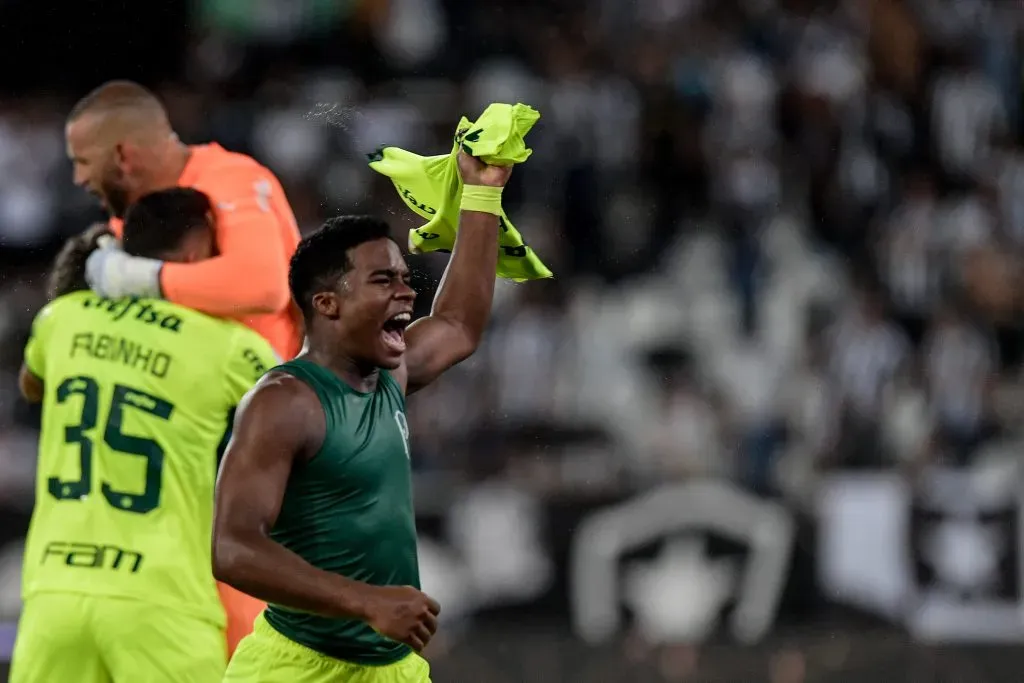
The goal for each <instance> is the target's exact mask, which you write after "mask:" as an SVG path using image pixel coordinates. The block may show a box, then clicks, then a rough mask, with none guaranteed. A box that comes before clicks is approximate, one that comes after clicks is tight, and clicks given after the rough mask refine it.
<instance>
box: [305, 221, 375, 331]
mask: <svg viewBox="0 0 1024 683" xmlns="http://www.w3.org/2000/svg"><path fill="white" fill-rule="evenodd" d="M383 238H388V239H390V238H391V228H390V226H389V225H388V224H387V222H385V221H382V220H381V219H379V218H374V217H373V216H337V217H336V218H331V219H328V220H327V222H326V223H324V224H323V225H322V226H320V228H318V229H317V230H316V232H313V233H312V234H310V235H308V236H307V237H305V238H304V239H303V240H302V241H301V242H299V246H298V248H297V249H296V250H295V254H294V255H293V256H292V260H291V265H290V267H289V269H288V286H289V288H290V289H291V292H292V298H293V299H294V300H295V303H296V304H297V305H298V307H299V310H301V311H302V314H303V316H305V317H306V320H307V321H308V320H310V319H311V318H312V317H313V295H314V294H317V293H319V292H323V291H326V290H329V289H333V288H334V286H335V285H336V284H337V282H338V280H339V279H340V278H342V277H343V276H344V275H345V273H347V272H349V271H350V270H352V260H351V258H349V250H351V249H353V248H355V247H358V246H359V245H360V244H363V243H364V242H372V241H374V240H379V239H383Z"/></svg>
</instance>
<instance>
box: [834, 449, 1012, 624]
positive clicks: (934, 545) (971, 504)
mask: <svg viewBox="0 0 1024 683" xmlns="http://www.w3.org/2000/svg"><path fill="white" fill-rule="evenodd" d="M1019 489H1020V487H1019V485H1018V477H1017V476H1016V474H1015V473H1008V472H1006V471H1005V470H1003V471H1002V472H993V471H992V470H990V469H987V468H986V469H976V470H970V471H968V470H951V469H939V468H936V469H934V470H932V471H929V472H927V473H926V474H925V475H924V476H922V477H920V478H919V479H918V480H916V483H914V484H913V485H912V484H911V483H910V482H908V481H907V480H906V479H904V478H903V477H901V476H900V475H899V474H896V473H893V474H888V473H879V474H874V473H872V474H860V473H857V474H836V475H831V476H829V477H828V478H826V480H825V482H824V484H823V486H822V487H821V490H820V496H819V501H818V512H819V519H820V526H819V563H818V571H819V580H820V583H821V588H822V590H823V592H824V593H825V595H826V597H827V598H829V599H830V600H834V601H836V602H841V603H845V604H847V605H850V606H853V607H857V608H860V609H863V610H866V611H870V612H873V613H875V614H878V615H879V616H883V617H886V618H889V619H891V620H892V621H894V622H896V623H903V624H905V625H906V627H907V628H908V630H909V631H910V632H911V634H912V635H914V637H915V638H917V639H919V640H922V641H932V642H956V641H960V642H964V641H974V642H1018V641H1024V604H1022V597H1021V588H1022V585H1024V580H1022V577H1021V563H1020V558H1021V546H1022V538H1021V528H1022V526H1024V525H1022V523H1021V508H1022V506H1021V494H1020V490H1019Z"/></svg>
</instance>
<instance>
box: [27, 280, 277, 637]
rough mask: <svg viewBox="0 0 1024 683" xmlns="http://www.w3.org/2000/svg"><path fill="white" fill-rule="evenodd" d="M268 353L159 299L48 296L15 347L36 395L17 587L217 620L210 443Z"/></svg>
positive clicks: (227, 326)
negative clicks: (31, 483) (38, 410)
mask: <svg viewBox="0 0 1024 683" xmlns="http://www.w3.org/2000/svg"><path fill="white" fill-rule="evenodd" d="M278 362H280V361H279V360H278V359H277V357H276V356H275V355H274V352H273V350H272V349H271V347H270V345H269V344H268V343H267V342H266V341H264V339H263V338H262V337H260V336H259V335H258V334H256V333H255V332H253V331H251V330H249V329H248V328H246V327H243V326H242V325H241V324H239V323H235V322H230V321H225V320H219V319H216V318H212V317H209V316H207V315H204V314H202V313H199V312H196V311H193V310H190V309H187V308H183V307H181V306H176V305H175V304H172V303H168V302H166V301H160V300H155V299H137V298H133V297H129V298H124V299H116V300H111V299H105V298H103V297H100V296H99V295H97V294H94V293H92V292H76V293H73V294H68V295H66V296H63V297H60V298H58V299H56V300H54V301H53V302H51V303H50V304H49V305H47V306H46V307H45V308H44V309H43V310H42V311H41V312H40V313H39V315H38V316H36V319H35V321H34V323H33V326H32V335H31V338H30V340H29V342H28V346H27V347H26V349H25V365H26V366H27V367H28V369H29V370H30V371H31V372H32V373H33V374H35V375H36V376H38V377H39V378H41V379H42V380H43V385H44V388H45V392H44V397H43V406H42V408H43V410H42V413H43V421H42V431H41V433H40V440H39V462H38V467H37V474H36V501H35V508H34V510H33V512H32V521H31V525H30V527H29V533H28V538H27V540H26V548H25V555H24V569H23V573H22V590H23V595H24V597H25V598H26V599H29V598H31V597H32V596H33V595H35V594H37V593H41V592H71V593H79V594H89V595H97V596H110V597H121V598H128V599H134V600H139V601H143V602H145V603H147V604H149V605H152V606H153V607H155V608H166V609H170V610H179V611H182V612H187V613H189V614H192V615H194V616H197V617H199V618H203V619H207V620H209V621H211V622H214V623H223V622H224V620H225V619H224V609H223V607H222V606H221V604H220V600H219V599H218V595H217V588H216V583H215V582H214V579H213V572H212V571H211V569H210V562H211V558H210V552H211V551H210V546H211V533H212V532H211V527H212V523H213V492H214V483H215V481H216V476H217V472H216V470H217V456H218V449H219V448H220V447H221V445H222V441H223V440H224V438H225V435H226V433H227V429H228V427H229V420H230V419H231V414H232V412H233V408H234V406H235V405H236V404H237V403H238V401H239V400H240V399H241V398H242V396H243V395H244V394H245V392H246V391H248V390H249V389H250V388H251V387H252V385H253V384H255V382H256V380H257V379H258V378H259V377H260V376H261V375H262V374H263V373H264V372H265V371H266V368H269V367H273V366H274V365H275V364H277V363H278Z"/></svg>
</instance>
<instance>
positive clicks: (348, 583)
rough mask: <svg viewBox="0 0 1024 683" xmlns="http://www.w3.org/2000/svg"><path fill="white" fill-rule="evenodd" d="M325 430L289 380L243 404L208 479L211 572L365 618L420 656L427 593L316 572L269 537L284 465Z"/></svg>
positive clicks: (309, 399)
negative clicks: (212, 491) (216, 470)
mask: <svg viewBox="0 0 1024 683" xmlns="http://www.w3.org/2000/svg"><path fill="white" fill-rule="evenodd" d="M325 430H326V424H325V419H324V415H323V409H322V408H321V406H320V403H319V401H318V400H317V398H316V395H315V394H314V392H313V390H312V389H311V388H310V387H309V386H308V385H306V384H305V383H303V382H301V381H299V380H297V379H294V378H292V377H290V376H286V375H281V374H273V373H272V374H270V375H268V376H267V377H266V378H265V379H264V380H263V381H262V383H261V384H260V385H258V386H257V387H256V388H255V389H254V390H253V392H252V393H250V394H249V395H248V396H247V397H246V399H245V400H244V401H243V402H242V404H241V405H240V406H239V410H238V414H237V417H236V419H235V426H234V432H233V435H232V438H231V442H230V443H229V444H228V448H227V451H226V453H225V455H224V461H223V464H222V466H221V471H220V476H219V477H218V480H217V499H216V508H215V513H214V527H213V571H214V575H215V576H216V577H217V579H218V580H220V581H223V582H224V583H227V584H230V585H231V586H234V587H235V588H238V589H239V590H241V591H243V592H244V593H247V594H249V595H252V596H254V597H257V598H260V599H262V600H265V601H267V602H270V603H274V604H278V605H282V606H284V607H289V608H291V609H296V610H301V611H305V612H312V613H315V614H320V615H323V616H328V617H334V618H346V619H359V620H362V621H365V622H367V623H369V624H370V625H371V626H372V627H373V628H374V629H376V630H377V631H378V632H380V633H382V634H383V635H385V636H387V637H389V638H392V639H394V640H397V641H400V642H404V643H406V644H408V645H410V646H411V647H413V648H415V649H417V650H421V649H422V648H423V647H424V645H425V644H426V643H427V642H428V641H429V640H430V637H431V635H432V634H433V633H434V631H435V630H436V628H437V620H436V614H437V612H438V609H439V608H438V606H437V604H436V603H434V602H433V601H432V600H431V599H430V598H428V597H427V596H426V595H424V594H423V593H421V592H420V591H418V590H416V589H415V588H411V587H402V586H387V587H382V586H371V585H369V584H366V583H362V582H359V581H354V580H351V579H347V578H345V577H343V576H341V575H339V574H334V573H330V572H326V571H323V570H320V569H317V568H316V567H314V566H313V565H311V564H309V563H308V562H306V561H305V560H304V559H302V558H301V557H299V556H298V555H296V554H295V553H293V552H292V551H290V550H288V549H286V548H285V547H284V546H282V545H280V544H278V543H276V542H275V541H274V540H272V539H271V538H270V532H271V529H272V528H273V527H274V523H275V522H276V521H277V516H278V514H279V512H280V510H281V504H282V501H283V498H284V494H285V489H286V486H287V483H288V478H289V475H290V473H291V470H292V467H293V465H295V464H299V463H302V462H304V461H305V460H308V459H309V458H310V457H312V456H313V455H314V454H315V453H316V452H317V451H318V450H319V448H320V446H321V442H322V441H323V438H324V434H325Z"/></svg>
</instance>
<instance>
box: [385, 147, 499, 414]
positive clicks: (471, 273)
mask: <svg viewBox="0 0 1024 683" xmlns="http://www.w3.org/2000/svg"><path fill="white" fill-rule="evenodd" d="M511 170H512V169H511V168H502V167H498V166H487V165H486V164H484V163H483V162H481V161H479V160H477V159H475V158H473V157H471V156H469V155H467V154H465V153H463V152H460V153H459V172H460V173H461V174H462V177H463V179H464V180H465V181H466V187H467V189H468V188H470V187H473V186H483V187H485V188H487V189H488V190H490V191H491V192H493V193H494V194H495V196H496V197H498V198H500V191H501V188H502V187H503V186H504V185H505V182H506V181H507V180H508V177H509V175H510V173H511ZM499 202H500V199H499V201H498V202H496V203H495V208H496V209H497V210H499V211H500V203H499ZM463 206H465V201H463ZM498 231H499V226H498V215H497V214H496V213H485V212H482V211H467V210H465V209H463V210H462V211H461V212H460V213H459V230H458V233H457V234H456V236H455V246H454V248H453V249H452V255H451V259H450V260H449V262H448V267H447V268H446V269H445V272H444V276H443V277H442V278H441V284H440V286H439V287H438V290H437V295H436V296H435V297H434V305H433V308H432V309H431V312H430V315H429V316H428V317H426V318H422V319H420V320H417V321H416V322H415V323H413V324H412V325H410V326H409V329H408V330H406V344H407V348H408V350H407V351H406V354H405V366H404V367H405V372H406V377H405V381H406V385H405V386H406V393H407V394H411V393H413V392H415V391H417V390H418V389H422V388H423V387H424V386H426V385H428V384H430V383H431V382H433V381H434V380H435V379H437V378H438V376H439V375H441V373H443V372H444V371H445V370H447V369H448V368H450V367H452V366H453V365H455V364H456V363H459V362H461V361H463V360H465V359H466V358H468V357H469V356H471V355H472V354H473V352H474V351H476V349H477V347H478V346H479V345H480V339H481V338H482V337H483V333H484V329H485V328H486V327H487V320H488V318H489V317H490V315H491V302H492V301H493V299H494V281H495V277H496V275H495V274H496V272H497V268H498Z"/></svg>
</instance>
